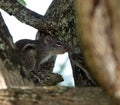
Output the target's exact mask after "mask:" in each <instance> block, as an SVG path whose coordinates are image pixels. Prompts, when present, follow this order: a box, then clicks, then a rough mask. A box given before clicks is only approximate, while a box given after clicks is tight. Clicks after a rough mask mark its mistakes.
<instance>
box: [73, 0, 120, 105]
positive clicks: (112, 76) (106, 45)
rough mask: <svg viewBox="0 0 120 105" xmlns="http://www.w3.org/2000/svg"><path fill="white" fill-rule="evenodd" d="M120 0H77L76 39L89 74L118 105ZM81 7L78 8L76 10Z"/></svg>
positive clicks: (119, 82)
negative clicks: (82, 52)
mask: <svg viewBox="0 0 120 105" xmlns="http://www.w3.org/2000/svg"><path fill="white" fill-rule="evenodd" d="M119 5H120V2H119V0H116V1H112V0H98V1H96V0H84V1H82V0H76V1H75V8H76V17H77V18H76V20H77V22H76V23H77V31H78V38H79V41H80V44H81V46H82V49H83V50H84V56H85V59H86V62H87V64H88V66H89V69H88V70H89V72H90V73H91V75H92V77H94V78H95V79H96V81H97V82H98V83H99V84H100V85H101V86H102V87H103V88H104V89H106V91H108V93H110V94H111V95H112V96H113V97H115V98H116V99H118V101H117V102H118V103H117V105H120V35H119V33H120V30H119V28H120V13H119V10H120V7H119ZM79 7H81V9H79Z"/></svg>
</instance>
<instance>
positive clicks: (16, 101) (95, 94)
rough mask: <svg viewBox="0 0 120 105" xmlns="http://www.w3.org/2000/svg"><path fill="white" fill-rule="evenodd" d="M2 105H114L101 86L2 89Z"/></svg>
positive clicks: (0, 100) (0, 102) (0, 98)
mask: <svg viewBox="0 0 120 105" xmlns="http://www.w3.org/2000/svg"><path fill="white" fill-rule="evenodd" d="M0 104H1V105H112V103H111V100H110V97H108V96H107V95H106V94H105V93H104V92H103V91H102V90H101V89H100V88H74V89H73V88H64V87H39V88H25V87H24V88H12V89H6V90H0Z"/></svg>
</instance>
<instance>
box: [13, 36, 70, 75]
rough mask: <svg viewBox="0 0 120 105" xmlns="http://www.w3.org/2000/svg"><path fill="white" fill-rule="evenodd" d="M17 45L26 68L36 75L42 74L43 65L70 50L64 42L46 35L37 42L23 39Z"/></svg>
mask: <svg viewBox="0 0 120 105" xmlns="http://www.w3.org/2000/svg"><path fill="white" fill-rule="evenodd" d="M15 45H16V47H17V49H18V51H19V52H20V57H21V58H22V63H23V65H24V67H25V68H26V69H27V70H30V71H32V72H33V73H35V74H36V75H37V73H38V72H40V65H41V64H43V63H44V62H46V61H48V59H49V58H51V57H52V56H54V55H57V54H63V53H65V52H66V51H67V50H68V49H67V47H66V44H65V43H64V42H63V41H61V40H59V39H58V38H56V37H53V36H50V35H45V34H44V35H42V36H41V37H40V38H39V39H36V40H30V39H21V40H19V41H17V42H16V43H15Z"/></svg>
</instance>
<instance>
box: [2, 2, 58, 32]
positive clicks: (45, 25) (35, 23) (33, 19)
mask: <svg viewBox="0 0 120 105" xmlns="http://www.w3.org/2000/svg"><path fill="white" fill-rule="evenodd" d="M0 8H1V9H3V10H4V11H6V12H7V13H9V14H10V15H14V16H15V17H16V18H17V19H18V20H20V21H21V22H23V23H26V24H28V25H30V26H32V27H34V28H36V29H40V30H43V31H46V32H47V31H48V32H49V31H52V30H53V31H55V30H56V29H57V26H56V23H55V21H52V20H51V19H47V18H45V17H44V16H42V15H39V14H37V13H35V12H33V11H31V10H29V9H27V8H26V7H24V6H22V5H21V4H20V3H19V2H17V0H0Z"/></svg>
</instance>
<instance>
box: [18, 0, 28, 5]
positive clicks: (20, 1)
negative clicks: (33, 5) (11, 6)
mask: <svg viewBox="0 0 120 105" xmlns="http://www.w3.org/2000/svg"><path fill="white" fill-rule="evenodd" d="M17 1H18V2H19V3H20V4H22V5H23V6H26V5H27V4H26V2H25V1H24V0H17Z"/></svg>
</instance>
